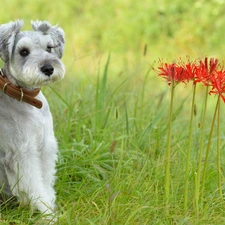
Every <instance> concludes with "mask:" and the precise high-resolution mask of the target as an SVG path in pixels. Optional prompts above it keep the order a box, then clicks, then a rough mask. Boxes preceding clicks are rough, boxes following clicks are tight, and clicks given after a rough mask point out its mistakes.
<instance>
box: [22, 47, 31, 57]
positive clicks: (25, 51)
mask: <svg viewBox="0 0 225 225" xmlns="http://www.w3.org/2000/svg"><path fill="white" fill-rule="evenodd" d="M29 54H30V51H29V50H28V49H26V48H24V49H21V50H20V55H21V56H23V57H26V56H28V55H29Z"/></svg>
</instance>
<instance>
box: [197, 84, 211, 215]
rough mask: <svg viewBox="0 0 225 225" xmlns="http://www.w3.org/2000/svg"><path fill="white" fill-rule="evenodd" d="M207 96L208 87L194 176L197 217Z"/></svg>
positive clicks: (207, 92) (207, 93)
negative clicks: (195, 174)
mask: <svg viewBox="0 0 225 225" xmlns="http://www.w3.org/2000/svg"><path fill="white" fill-rule="evenodd" d="M208 96H209V87H207V88H206V92H205V104H204V110H203V116H202V124H201V129H202V132H201V140H200V147H199V154H198V162H197V176H196V179H197V181H196V183H195V184H196V187H195V209H196V214H197V215H198V207H199V196H200V194H199V193H200V178H201V166H202V153H203V146H204V139H205V122H206V111H207V103H208Z"/></svg>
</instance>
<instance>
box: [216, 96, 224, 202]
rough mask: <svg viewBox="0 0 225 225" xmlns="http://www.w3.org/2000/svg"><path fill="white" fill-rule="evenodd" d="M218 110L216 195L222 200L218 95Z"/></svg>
mask: <svg viewBox="0 0 225 225" xmlns="http://www.w3.org/2000/svg"><path fill="white" fill-rule="evenodd" d="M217 101H218V103H217V104H218V109H217V121H218V124H217V170H218V192H219V193H218V194H219V197H220V198H222V195H223V194H222V184H221V165H220V95H218V100H217Z"/></svg>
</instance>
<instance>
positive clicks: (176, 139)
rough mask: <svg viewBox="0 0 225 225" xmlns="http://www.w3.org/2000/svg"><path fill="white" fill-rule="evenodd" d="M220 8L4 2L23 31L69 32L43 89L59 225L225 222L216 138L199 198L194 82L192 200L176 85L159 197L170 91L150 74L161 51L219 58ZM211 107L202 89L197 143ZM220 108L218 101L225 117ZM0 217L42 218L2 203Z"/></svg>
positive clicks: (170, 56)
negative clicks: (51, 130)
mask: <svg viewBox="0 0 225 225" xmlns="http://www.w3.org/2000/svg"><path fill="white" fill-rule="evenodd" d="M224 6H225V3H224V2H223V1H219V0H213V1H207V0H197V1H194V2H193V1H191V0H187V1H181V0H174V1H172V3H171V1H168V0H160V1H158V0H157V1H156V0H143V1H135V0H123V1H121V0H115V1H108V0H102V1H99V0H95V1H85V3H84V2H83V1H74V0H64V1H61V0H55V1H49V2H47V1H42V0H38V1H27V0H20V1H16V0H6V1H4V7H1V8H0V15H1V16H0V19H1V20H0V22H1V23H5V22H8V21H9V20H15V19H17V18H22V19H24V20H25V27H24V29H30V24H29V20H35V19H41V20H47V21H49V22H51V23H52V24H56V23H58V24H59V25H60V26H61V27H63V28H64V30H65V33H66V50H65V55H64V58H63V61H64V63H65V65H66V68H67V73H66V77H65V79H64V80H62V81H61V82H59V83H57V84H54V85H52V86H51V87H44V88H43V89H42V90H43V92H44V93H45V95H46V97H47V99H48V100H49V103H50V106H51V111H52V114H53V118H54V125H55V132H56V136H57V139H58V142H59V161H58V163H57V171H58V172H57V177H58V179H57V181H56V185H55V188H56V191H57V204H58V209H59V212H60V214H61V216H60V218H59V220H58V222H57V224H60V225H64V224H65V225H67V224H68V225H76V224H79V225H88V224H90V225H105V224H108V225H145V224H146V225H150V224H154V225H155V224H159V225H161V224H180V225H181V224H187V225H189V224H225V202H224V199H221V198H219V196H218V186H217V178H218V171H217V158H216V134H213V139H212V147H211V151H210V157H209V160H208V167H207V174H206V182H205V189H204V195H203V196H202V199H201V201H199V204H197V205H196V199H195V197H196V196H195V193H196V192H195V181H196V169H197V161H198V157H197V156H198V152H199V141H200V133H201V131H202V126H201V123H202V109H203V104H204V93H205V91H204V88H203V87H201V86H198V87H197V100H196V107H197V114H196V116H195V117H194V123H193V124H194V125H193V134H192V135H193V145H192V149H191V156H190V159H191V163H190V171H189V173H188V180H189V184H188V204H187V207H185V206H184V180H185V178H186V175H185V167H186V159H187V142H188V132H189V128H188V127H189V118H190V109H191V97H192V87H191V85H187V86H185V85H182V84H180V85H179V86H177V87H176V92H175V104H174V116H173V125H172V143H171V180H170V181H171V182H170V197H169V199H167V200H166V201H165V199H164V182H165V163H166V146H167V130H168V113H169V104H170V87H168V85H167V84H166V83H165V81H163V80H162V78H160V77H158V76H157V74H156V73H155V72H154V71H153V70H152V67H153V66H157V62H158V59H159V58H161V59H164V60H165V61H168V62H172V61H176V60H178V59H179V58H180V57H182V58H185V57H186V56H189V57H190V58H191V59H196V58H204V57H205V56H208V57H216V58H218V59H219V60H220V61H223V60H224V52H225V44H224V27H225V18H224V10H223V9H224ZM215 104H216V100H215V98H214V97H213V96H209V103H208V108H207V115H206V121H207V122H206V127H205V130H204V131H205V137H206V139H205V142H204V144H205V148H206V145H207V137H208V136H209V130H210V126H211V121H212V117H213V111H214V107H215ZM224 110H225V108H224V106H223V104H222V105H221V113H222V114H223V112H224ZM223 121H224V119H223V118H221V126H220V127H221V168H222V171H223V169H224V161H225V156H224V153H223V152H224V131H225V126H224V125H223ZM205 148H204V151H203V156H202V166H203V163H204V159H205ZM223 181H224V179H223V174H222V182H223ZM223 191H224V190H223ZM0 223H1V224H5V225H6V224H7V225H8V224H10V225H14V224H15V225H17V224H18V225H25V224H26V225H27V224H29V225H30V224H42V221H41V219H40V215H38V214H37V215H33V216H31V213H30V211H29V210H28V208H24V207H20V206H19V207H16V208H13V209H10V208H9V207H5V206H4V207H3V206H2V213H1V222H0Z"/></svg>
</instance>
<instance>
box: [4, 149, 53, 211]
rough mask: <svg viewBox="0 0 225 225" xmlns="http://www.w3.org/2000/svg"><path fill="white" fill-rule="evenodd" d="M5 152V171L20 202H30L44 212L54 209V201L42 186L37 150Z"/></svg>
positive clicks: (13, 192)
mask: <svg viewBox="0 0 225 225" xmlns="http://www.w3.org/2000/svg"><path fill="white" fill-rule="evenodd" d="M21 152H24V151H23V150H22V151H19V153H20V154H18V152H17V154H15V153H11V154H10V153H7V155H6V158H5V163H4V166H5V172H6V175H7V179H8V183H9V185H10V187H11V190H12V194H13V195H15V196H18V197H19V199H20V200H21V201H22V203H29V202H30V203H31V205H32V206H33V207H34V208H37V209H38V210H39V211H40V212H42V213H45V214H51V213H52V212H53V211H54V207H55V205H54V201H55V199H54V198H52V196H49V194H48V191H47V190H46V187H45V186H44V182H43V176H42V169H41V162H40V159H39V153H38V152H37V151H34V149H32V151H26V152H24V154H21Z"/></svg>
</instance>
